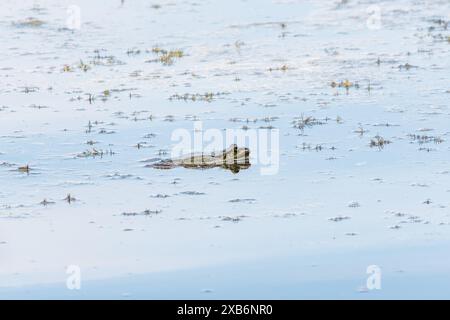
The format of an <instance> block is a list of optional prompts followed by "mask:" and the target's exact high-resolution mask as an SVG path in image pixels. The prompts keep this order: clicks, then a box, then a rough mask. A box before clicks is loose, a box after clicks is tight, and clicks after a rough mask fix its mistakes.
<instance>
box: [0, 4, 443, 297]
mask: <svg viewBox="0 0 450 320" xmlns="http://www.w3.org/2000/svg"><path fill="white" fill-rule="evenodd" d="M71 5H76V8H79V13H80V15H79V17H80V18H81V20H80V24H79V28H78V27H77V28H72V27H73V25H71V24H68V19H69V18H70V15H71V14H73V10H72V11H71V10H69V11H68V8H71V7H70V6H71ZM75 11H76V10H75ZM377 13H378V14H379V16H377ZM374 15H375V16H374ZM374 17H375V18H376V19H375V20H374ZM378 18H379V19H378ZM374 21H375V22H374ZM449 21H450V2H449V1H447V0H442V1H439V0H436V1H427V0H418V1H414V2H412V1H406V0H405V1H402V0H396V1H363V0H359V1H358V0H348V1H331V0H330V1H308V0H304V1H300V0H299V1H295V0H292V1H281V0H279V1H276V0H273V1H268V0H262V1H256V0H248V1H242V0H241V1H237V0H236V1H235V0H232V1H213V0H210V1H203V0H199V1H189V0H186V1H139V0H125V1H81V0H80V1H70V2H68V1H49V0H48V1H37V0H36V1H20V2H17V1H12V0H4V1H2V3H1V5H0V39H2V44H1V47H0V297H1V298H14V297H22V298H49V297H64V298H86V297H87V298H116V299H124V298H205V299H211V298H291V299H296V298H360V299H367V298H369V299H371V298H407V297H412V298H428V297H431V298H448V295H449V293H450V289H449V285H450V276H449V271H450V260H449V255H448V246H449V245H450V211H449V206H450V201H449V199H450V197H449V196H450V160H449V159H450V145H449V143H448V140H449V139H450V129H449V123H450V122H449V121H450V105H449V101H450V99H449V98H450V81H449V70H450V57H449V54H450V28H448V24H449ZM199 122H200V123H201V124H202V129H203V130H207V129H219V130H225V129H242V128H244V129H245V130H266V131H273V130H277V132H278V133H279V150H278V151H279V152H278V154H279V158H278V169H277V171H276V172H275V174H270V175H265V174H261V166H260V165H258V164H256V165H252V166H251V167H249V168H248V169H246V170H241V171H240V172H238V173H236V174H233V173H232V172H230V171H228V170H223V169H221V168H213V169H209V170H188V169H185V168H175V169H172V170H155V169H152V168H149V167H148V166H147V164H148V162H149V161H153V160H154V159H164V158H167V157H169V156H170V150H171V149H172V148H173V146H174V144H175V142H174V141H173V140H172V139H171V137H172V133H173V132H174V131H175V130H178V129H185V130H188V131H190V132H194V131H195V124H196V123H197V124H198V123H199ZM251 152H252V151H251ZM73 265H75V266H79V268H80V270H81V277H82V282H81V283H82V287H81V289H80V290H68V289H67V287H66V279H67V277H68V274H67V273H66V270H67V267H68V266H73ZM374 265H375V266H378V267H379V269H380V270H381V285H382V286H381V288H377V289H375V290H370V289H371V288H367V287H366V284H367V279H368V277H369V276H370V274H367V268H368V266H374Z"/></svg>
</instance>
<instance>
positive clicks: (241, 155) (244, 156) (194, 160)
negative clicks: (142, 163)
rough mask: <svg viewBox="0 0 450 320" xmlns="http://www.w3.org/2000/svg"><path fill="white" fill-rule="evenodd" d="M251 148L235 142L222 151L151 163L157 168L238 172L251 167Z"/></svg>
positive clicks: (152, 166)
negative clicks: (218, 169)
mask: <svg viewBox="0 0 450 320" xmlns="http://www.w3.org/2000/svg"><path fill="white" fill-rule="evenodd" d="M249 157H250V150H249V149H248V148H238V146H237V145H235V144H233V145H231V146H230V147H229V148H228V149H226V150H223V151H222V152H217V153H216V152H213V153H211V154H209V155H207V154H203V153H202V154H198V155H191V156H187V157H183V158H179V159H169V160H161V161H159V162H157V163H154V164H151V165H149V167H151V168H155V169H173V168H177V167H182V168H188V169H210V168H223V169H227V170H230V171H231V172H233V173H238V172H239V171H240V170H241V169H247V168H249V167H250V160H249Z"/></svg>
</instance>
